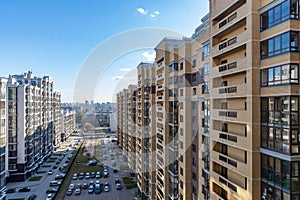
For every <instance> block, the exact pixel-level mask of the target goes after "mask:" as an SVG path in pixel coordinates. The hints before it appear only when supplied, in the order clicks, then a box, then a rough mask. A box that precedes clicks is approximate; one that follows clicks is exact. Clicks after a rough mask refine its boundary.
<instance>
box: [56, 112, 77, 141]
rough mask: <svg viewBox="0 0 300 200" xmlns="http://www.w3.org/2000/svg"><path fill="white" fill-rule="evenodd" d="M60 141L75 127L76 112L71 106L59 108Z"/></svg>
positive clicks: (64, 139) (72, 131)
mask: <svg viewBox="0 0 300 200" xmlns="http://www.w3.org/2000/svg"><path fill="white" fill-rule="evenodd" d="M60 127H61V142H64V141H66V139H67V138H68V137H69V136H70V135H71V134H72V133H74V131H75V128H76V112H75V111H74V110H72V109H71V108H65V109H61V126H60Z"/></svg>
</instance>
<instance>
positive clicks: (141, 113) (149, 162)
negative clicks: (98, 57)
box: [136, 62, 156, 199]
mask: <svg viewBox="0 0 300 200" xmlns="http://www.w3.org/2000/svg"><path fill="white" fill-rule="evenodd" d="M137 70H138V73H137V76H138V89H137V115H136V117H137V118H136V122H137V123H136V126H137V131H136V133H137V137H136V140H137V151H136V152H137V154H136V156H137V159H136V160H137V163H136V165H137V167H136V169H137V170H136V171H137V178H138V187H139V191H140V195H141V196H142V198H143V199H155V196H156V174H155V171H156V164H155V162H156V154H155V150H156V124H155V121H156V106H155V102H156V99H155V97H156V93H155V90H156V88H155V87H156V84H155V80H156V77H155V65H154V64H153V63H145V62H142V63H140V64H139V65H138V66H137Z"/></svg>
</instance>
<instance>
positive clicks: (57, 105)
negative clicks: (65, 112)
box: [52, 92, 62, 148]
mask: <svg viewBox="0 0 300 200" xmlns="http://www.w3.org/2000/svg"><path fill="white" fill-rule="evenodd" d="M52 110H53V111H52V112H53V119H54V122H53V123H54V130H53V134H54V136H53V137H54V143H53V145H54V147H55V148H58V147H59V146H60V144H61V142H62V139H61V133H62V123H61V121H62V114H61V94H60V92H54V93H53V106H52Z"/></svg>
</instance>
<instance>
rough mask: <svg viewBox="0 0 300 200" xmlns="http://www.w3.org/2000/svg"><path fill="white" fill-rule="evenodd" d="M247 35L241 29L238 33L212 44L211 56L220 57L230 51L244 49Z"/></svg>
mask: <svg viewBox="0 0 300 200" xmlns="http://www.w3.org/2000/svg"><path fill="white" fill-rule="evenodd" d="M247 36H248V35H247V31H243V32H242V33H240V34H238V35H236V36H234V37H232V38H229V39H228V40H226V41H224V42H220V43H219V44H217V45H215V46H213V47H212V57H213V58H220V57H223V56H226V55H228V54H230V53H233V52H236V51H239V50H241V49H245V48H246V42H247V39H248V37H247Z"/></svg>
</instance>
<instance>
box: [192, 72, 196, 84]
mask: <svg viewBox="0 0 300 200" xmlns="http://www.w3.org/2000/svg"><path fill="white" fill-rule="evenodd" d="M195 81H197V75H196V73H195V74H192V82H195Z"/></svg>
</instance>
